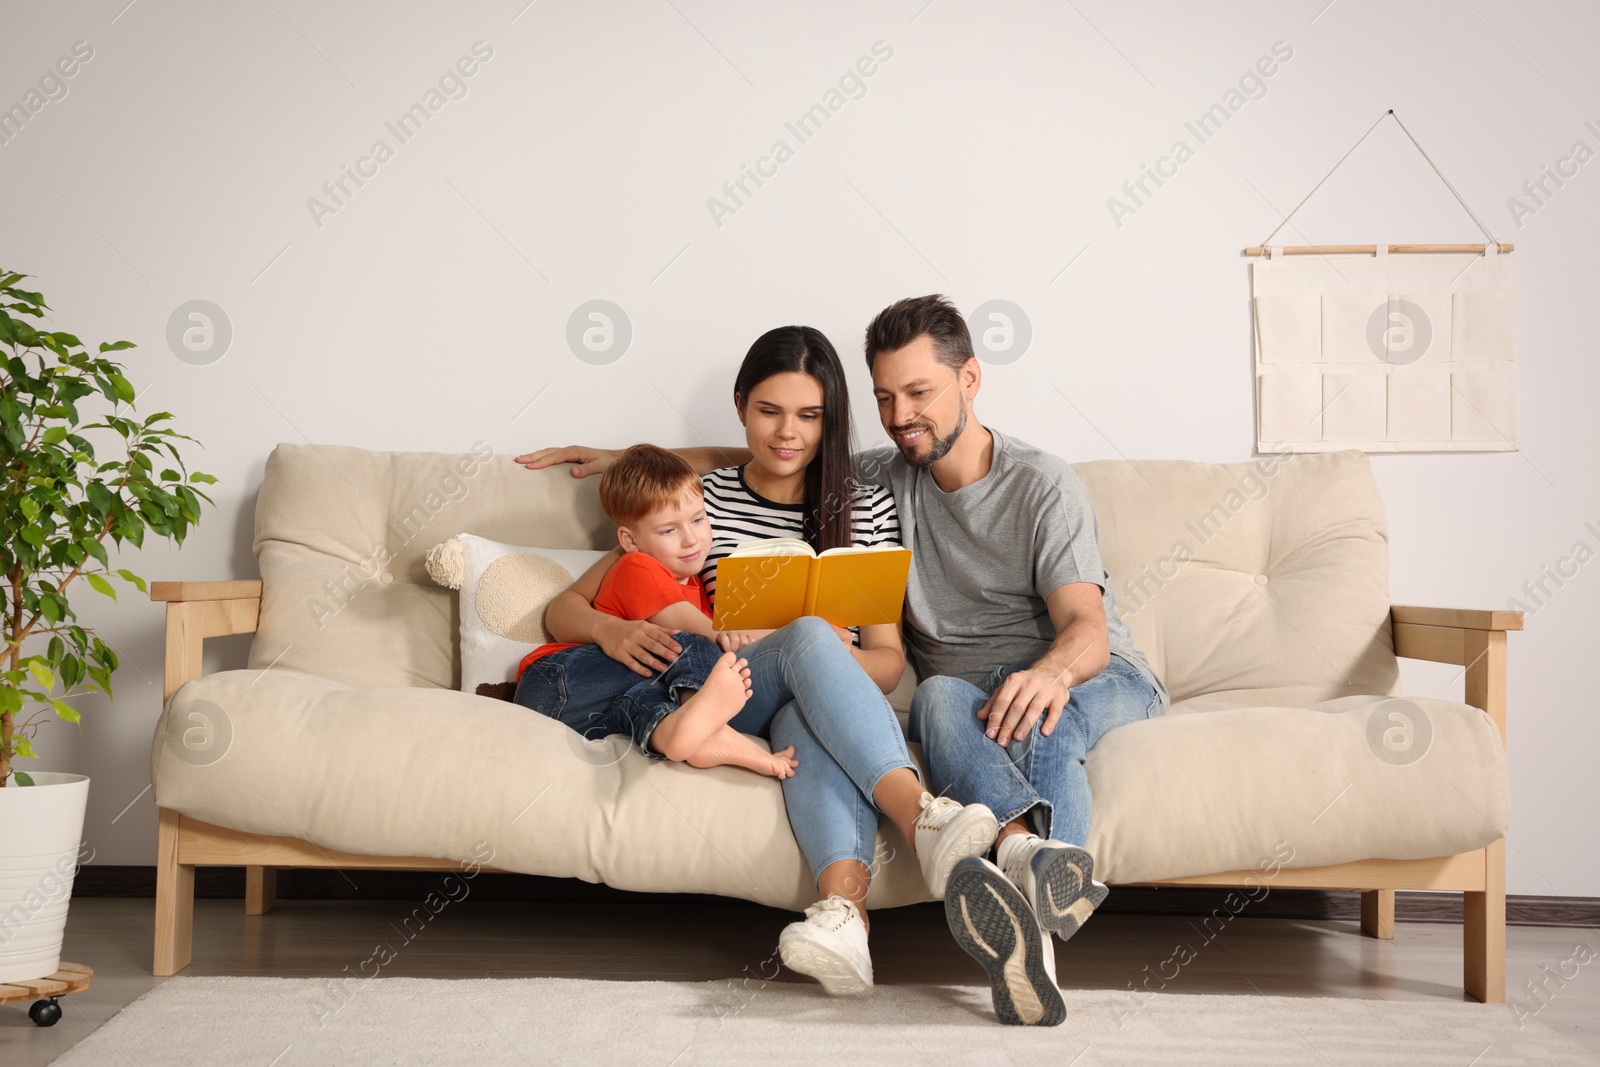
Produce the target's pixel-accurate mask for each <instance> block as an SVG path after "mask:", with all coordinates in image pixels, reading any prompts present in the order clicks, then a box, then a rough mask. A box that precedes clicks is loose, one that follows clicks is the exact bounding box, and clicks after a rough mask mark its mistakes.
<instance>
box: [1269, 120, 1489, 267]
mask: <svg viewBox="0 0 1600 1067" xmlns="http://www.w3.org/2000/svg"><path fill="white" fill-rule="evenodd" d="M1387 118H1393V119H1394V121H1395V125H1397V126H1399V127H1400V131H1401V132H1402V133H1404V134H1405V135H1406V138H1407V139H1408V140H1410V142H1411V143H1412V144H1413V145H1414V146H1415V147H1416V149H1417V151H1418V152H1421V153H1422V158H1423V159H1425V160H1427V161H1428V166H1430V167H1432V168H1433V172H1434V173H1435V174H1437V175H1438V176H1439V180H1440V181H1442V182H1444V187H1445V188H1446V189H1449V190H1450V195H1451V196H1453V197H1455V198H1456V203H1458V204H1460V205H1461V207H1462V209H1463V210H1465V211H1466V213H1467V215H1468V216H1470V217H1471V219H1472V221H1473V222H1475V223H1477V224H1478V229H1480V230H1482V231H1483V234H1484V236H1485V237H1487V238H1489V240H1490V241H1493V242H1494V243H1495V244H1496V245H1498V244H1499V243H1500V242H1499V240H1498V239H1497V238H1496V237H1495V235H1494V234H1492V233H1490V232H1489V227H1487V226H1485V225H1484V224H1483V220H1482V219H1480V218H1478V216H1477V214H1475V213H1474V212H1473V210H1472V208H1470V207H1468V206H1467V202H1466V200H1465V199H1463V198H1462V196H1461V194H1460V193H1459V192H1457V191H1456V187H1455V186H1454V185H1451V184H1450V179H1449V178H1446V177H1445V176H1444V171H1442V170H1440V169H1439V165H1438V164H1437V163H1435V162H1434V161H1433V157H1432V156H1430V155H1428V153H1427V150H1426V149H1424V148H1423V147H1422V145H1421V144H1419V143H1418V142H1417V139H1416V138H1415V137H1413V136H1411V131H1410V130H1408V129H1406V124H1405V123H1403V122H1401V121H1400V116H1399V115H1396V114H1395V113H1394V108H1390V109H1389V110H1388V111H1385V112H1384V113H1383V114H1381V115H1379V116H1378V121H1377V122H1374V123H1373V124H1372V125H1371V126H1369V127H1367V132H1366V133H1364V134H1362V135H1361V140H1359V141H1357V142H1356V143H1355V144H1353V145H1351V146H1350V151H1349V152H1346V153H1345V154H1344V155H1342V156H1340V157H1339V162H1337V163H1335V164H1334V165H1333V168H1332V169H1331V170H1329V171H1328V173H1327V174H1324V175H1323V176H1322V181H1320V182H1318V183H1317V184H1316V185H1314V186H1312V187H1311V191H1310V192H1309V193H1307V194H1306V196H1305V199H1304V200H1302V201H1300V202H1299V203H1298V204H1296V205H1295V206H1294V210H1293V211H1290V212H1289V214H1287V215H1285V216H1284V217H1283V221H1282V222H1280V223H1278V225H1277V227H1276V228H1275V229H1274V230H1273V231H1272V232H1271V233H1269V234H1267V236H1266V238H1265V239H1264V240H1263V241H1262V242H1261V247H1262V248H1265V247H1267V245H1268V244H1269V243H1270V242H1271V241H1272V239H1273V238H1274V237H1276V236H1277V235H1278V230H1281V229H1283V228H1284V227H1285V226H1287V225H1289V220H1290V219H1292V218H1293V217H1294V213H1295V211H1299V210H1300V209H1301V208H1303V207H1305V206H1306V202H1307V201H1309V200H1310V199H1311V198H1312V197H1313V196H1316V195H1317V190H1318V189H1321V188H1322V187H1323V185H1325V184H1326V183H1327V181H1328V179H1329V178H1331V177H1333V174H1334V171H1337V170H1338V169H1339V168H1340V167H1342V166H1344V161H1345V160H1347V159H1349V158H1350V156H1351V154H1352V153H1354V152H1355V150H1356V149H1358V148H1360V147H1361V145H1362V142H1364V141H1365V140H1366V139H1367V138H1368V137H1371V136H1372V131H1373V130H1376V129H1377V128H1378V127H1379V126H1380V125H1382V123H1383V120H1384V119H1387Z"/></svg>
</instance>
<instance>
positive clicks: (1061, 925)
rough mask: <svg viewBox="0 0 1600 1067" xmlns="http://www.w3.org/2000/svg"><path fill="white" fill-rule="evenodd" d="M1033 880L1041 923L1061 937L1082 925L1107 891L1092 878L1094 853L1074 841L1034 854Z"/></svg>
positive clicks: (1069, 934) (1080, 927) (1036, 910)
mask: <svg viewBox="0 0 1600 1067" xmlns="http://www.w3.org/2000/svg"><path fill="white" fill-rule="evenodd" d="M1033 884H1034V887H1035V888H1034V896H1035V897H1036V898H1037V899H1036V900H1035V901H1034V911H1035V912H1036V913H1037V914H1038V916H1039V923H1040V925H1042V926H1043V927H1044V928H1045V929H1046V930H1049V931H1051V932H1052V933H1054V934H1055V935H1056V936H1057V937H1059V938H1061V940H1063V941H1066V940H1068V939H1070V938H1071V937H1072V935H1073V934H1075V933H1077V932H1078V931H1079V930H1081V929H1083V924H1084V923H1086V922H1088V921H1089V916H1091V915H1093V914H1094V910H1095V909H1096V908H1098V907H1099V906H1100V905H1101V904H1103V903H1105V899H1106V896H1107V895H1108V894H1109V893H1110V890H1108V889H1107V888H1106V887H1105V886H1103V885H1101V884H1100V883H1099V882H1096V881H1095V880H1094V857H1093V856H1091V855H1089V853H1088V851H1087V850H1085V849H1081V848H1078V847H1077V846H1076V845H1069V846H1068V847H1066V848H1051V849H1045V850H1042V851H1041V852H1040V853H1039V854H1038V855H1037V856H1035V857H1034V858H1033Z"/></svg>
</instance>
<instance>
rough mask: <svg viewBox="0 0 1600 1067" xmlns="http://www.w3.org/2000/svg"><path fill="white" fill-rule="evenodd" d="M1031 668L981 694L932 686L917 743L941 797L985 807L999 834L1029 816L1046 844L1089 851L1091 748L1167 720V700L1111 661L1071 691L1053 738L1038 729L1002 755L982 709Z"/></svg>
mask: <svg viewBox="0 0 1600 1067" xmlns="http://www.w3.org/2000/svg"><path fill="white" fill-rule="evenodd" d="M1029 666H1031V664H1028V663H1019V664H1016V665H1014V666H1011V667H1002V668H1000V669H999V670H997V671H995V672H994V673H993V674H992V675H990V676H989V679H988V681H987V683H986V684H985V686H984V687H983V688H982V689H980V688H978V687H977V686H975V685H973V684H972V683H971V682H968V681H966V680H965V679H961V678H951V677H947V676H943V675H941V676H938V677H933V678H928V679H926V680H925V681H923V683H922V684H921V685H919V686H917V695H916V696H915V697H914V698H913V699H912V701H911V725H910V733H911V739H912V740H913V741H920V742H921V743H922V754H923V758H924V760H925V761H926V762H927V765H928V779H929V787H930V788H931V789H932V790H933V791H934V792H935V793H938V794H939V795H941V796H950V797H952V798H954V799H955V800H958V801H960V802H961V803H963V804H972V803H977V804H983V805H984V806H986V807H987V808H988V809H989V810H990V811H992V812H994V814H995V817H996V818H997V819H999V820H1000V825H1001V826H1004V825H1005V824H1006V823H1008V822H1010V821H1011V820H1012V819H1016V818H1019V817H1021V816H1022V815H1025V814H1026V815H1028V816H1029V822H1030V823H1031V825H1032V826H1033V829H1034V832H1035V833H1037V834H1039V835H1040V836H1041V837H1054V838H1055V839H1056V840H1058V841H1067V842H1070V843H1071V844H1074V845H1083V844H1086V843H1087V842H1088V840H1089V808H1090V803H1091V801H1092V797H1091V796H1090V793H1089V775H1088V773H1087V772H1086V771H1085V770H1084V767H1083V763H1084V760H1086V759H1087V758H1088V756H1089V750H1090V749H1091V748H1093V747H1094V746H1095V743H1096V742H1097V741H1099V740H1100V738H1101V737H1103V736H1105V734H1106V733H1107V732H1108V731H1110V730H1114V729H1116V728H1117V727H1118V726H1122V725H1124V724H1126V723H1130V722H1138V721H1139V720H1140V719H1148V718H1151V717H1153V716H1156V715H1160V714H1161V713H1162V710H1163V708H1162V706H1161V698H1160V696H1159V694H1157V693H1156V690H1155V687H1154V686H1152V685H1151V684H1150V683H1149V682H1148V681H1146V680H1145V677H1144V675H1142V674H1140V673H1139V671H1138V669H1137V668H1136V667H1134V666H1133V664H1131V663H1129V662H1128V661H1127V660H1125V659H1122V658H1121V657H1119V656H1112V657H1111V662H1110V663H1109V664H1107V666H1106V669H1105V670H1103V671H1101V672H1100V673H1099V674H1097V675H1095V676H1094V677H1093V678H1090V679H1089V680H1088V681H1086V682H1083V683H1081V684H1079V685H1077V686H1074V687H1073V689H1072V695H1071V699H1069V700H1068V701H1067V707H1066V710H1065V711H1064V712H1062V714H1061V719H1060V721H1059V722H1057V723H1056V728H1055V730H1054V731H1052V732H1051V733H1050V735H1049V736H1048V737H1047V736H1045V735H1044V734H1043V733H1041V732H1040V730H1039V726H1037V725H1036V726H1035V727H1034V728H1033V732H1032V733H1031V734H1029V735H1028V736H1027V737H1025V738H1023V739H1022V740H1021V741H1012V742H1011V743H1010V744H1008V745H1006V747H1005V748H1001V747H1000V745H999V744H998V743H997V742H996V741H993V740H991V739H990V738H989V736H988V735H987V734H986V733H985V732H984V731H985V730H986V729H987V724H986V723H985V722H984V721H983V720H982V719H979V718H978V709H979V708H981V707H983V705H984V704H985V703H986V702H987V701H988V699H989V694H991V693H993V692H994V690H995V688H996V687H997V686H999V684H1000V682H1001V680H1002V679H1003V678H1005V677H1006V675H1008V674H1011V673H1013V672H1015V671H1019V670H1023V669H1025V668H1027V667H1029ZM1043 722H1044V718H1043V717H1042V716H1041V717H1040V719H1039V723H1040V724H1041V725H1042V724H1043Z"/></svg>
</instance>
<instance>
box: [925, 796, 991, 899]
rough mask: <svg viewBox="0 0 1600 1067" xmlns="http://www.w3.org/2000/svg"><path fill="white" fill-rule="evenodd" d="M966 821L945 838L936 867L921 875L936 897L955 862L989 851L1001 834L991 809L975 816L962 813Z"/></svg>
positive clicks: (944, 884) (939, 895) (941, 892)
mask: <svg viewBox="0 0 1600 1067" xmlns="http://www.w3.org/2000/svg"><path fill="white" fill-rule="evenodd" d="M963 817H965V818H967V820H968V823H967V825H966V826H963V827H962V828H961V829H960V830H958V831H956V832H955V835H954V836H953V837H950V838H948V839H946V844H945V850H944V852H943V853H941V854H940V856H939V861H938V866H937V867H935V868H934V869H933V870H932V871H931V872H928V873H927V874H925V875H924V880H925V881H926V882H927V883H928V889H929V890H930V891H931V892H932V893H933V895H934V896H936V897H942V896H944V895H945V887H946V886H948V885H949V884H950V872H951V871H953V870H955V866H956V864H958V863H960V862H961V861H962V860H964V859H967V858H969V857H972V856H981V855H983V854H984V853H985V852H988V851H989V846H991V845H993V844H994V839H995V838H996V837H998V836H999V835H1000V823H999V822H998V821H997V820H996V819H995V817H994V815H993V813H991V812H980V813H979V814H977V815H972V816H965V815H963Z"/></svg>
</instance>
